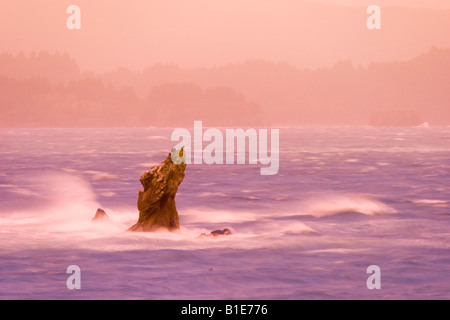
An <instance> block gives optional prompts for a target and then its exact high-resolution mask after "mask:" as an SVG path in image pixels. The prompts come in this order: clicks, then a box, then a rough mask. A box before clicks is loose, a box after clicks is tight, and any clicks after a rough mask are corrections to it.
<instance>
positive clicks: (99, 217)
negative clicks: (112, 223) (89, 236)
mask: <svg viewBox="0 0 450 320" xmlns="http://www.w3.org/2000/svg"><path fill="white" fill-rule="evenodd" d="M108 218H109V217H108V215H107V214H106V212H105V210H103V209H101V208H98V209H97V212H96V213H95V216H94V217H93V218H92V221H101V220H105V219H108Z"/></svg>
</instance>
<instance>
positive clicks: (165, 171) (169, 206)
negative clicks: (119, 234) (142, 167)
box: [128, 148, 186, 231]
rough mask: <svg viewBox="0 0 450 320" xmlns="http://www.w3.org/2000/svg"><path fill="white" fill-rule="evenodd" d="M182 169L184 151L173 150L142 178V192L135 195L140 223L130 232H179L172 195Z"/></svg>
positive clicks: (174, 192)
mask: <svg viewBox="0 0 450 320" xmlns="http://www.w3.org/2000/svg"><path fill="white" fill-rule="evenodd" d="M172 159H173V161H172ZM174 161H175V162H174ZM185 169H186V164H185V161H184V154H183V148H181V149H180V150H179V151H177V150H174V149H173V150H172V152H171V153H169V155H168V156H167V158H166V159H165V160H164V161H163V162H161V164H159V165H156V166H152V167H151V168H150V171H146V172H145V173H144V174H143V175H142V176H141V179H140V181H141V184H142V186H143V187H144V190H143V191H142V190H140V191H139V193H138V202H137V207H138V209H139V219H138V221H137V223H136V224H135V225H133V226H132V227H130V228H129V229H128V230H129V231H155V230H157V229H159V228H166V229H169V230H171V231H173V230H176V229H180V224H179V219H178V212H177V209H176V206H175V195H176V193H177V191H178V186H179V185H180V184H181V182H182V181H183V179H184V171H185Z"/></svg>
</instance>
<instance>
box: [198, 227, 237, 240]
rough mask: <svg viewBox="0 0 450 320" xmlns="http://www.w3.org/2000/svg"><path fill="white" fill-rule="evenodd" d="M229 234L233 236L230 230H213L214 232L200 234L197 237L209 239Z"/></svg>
mask: <svg viewBox="0 0 450 320" xmlns="http://www.w3.org/2000/svg"><path fill="white" fill-rule="evenodd" d="M230 234H233V232H231V230H230V229H226V228H225V229H223V230H214V231H211V232H210V233H202V234H200V235H199V236H198V237H199V238H201V237H211V236H213V237H217V236H228V235H230Z"/></svg>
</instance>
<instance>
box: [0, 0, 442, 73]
mask: <svg viewBox="0 0 450 320" xmlns="http://www.w3.org/2000/svg"><path fill="white" fill-rule="evenodd" d="M337 2H339V3H340V4H341V6H335V5H332V4H333V3H337ZM321 3H322V4H321ZM323 3H325V4H323ZM70 4H77V5H79V6H80V7H81V10H82V12H81V13H82V29H81V30H75V31H69V30H68V29H67V28H66V19H67V16H68V15H67V14H66V8H67V7H68V6H69V5H70ZM342 4H344V5H347V4H348V5H349V6H350V7H348V6H342ZM368 4H378V5H380V6H381V8H382V29H381V30H379V31H370V30H368V29H367V28H366V19H367V17H368V15H367V14H366V12H365V9H366V6H367V5H368ZM391 5H396V6H397V7H395V8H393V7H390V6H391ZM398 6H400V7H398ZM406 6H409V7H406ZM411 7H421V9H417V8H415V9H413V8H411ZM437 9H439V10H437ZM443 9H446V10H443ZM449 31H450V1H448V0H408V1H401V0H395V1H394V0H392V1H390V0H389V1H388V0H378V1H377V0H371V1H366V0H358V1H356V0H347V1H345V0H343V1H336V0H317V1H313V0H309V1H301V0H277V1H274V0H217V1H211V0H153V1H149V0H132V1H123V0H121V1H118V0H95V1H92V0H70V1H67V0H58V1H55V0H39V1H37V0H2V1H1V2H0V39H1V41H0V42H1V45H0V49H1V50H0V51H2V52H5V51H7V52H12V53H14V54H16V53H18V52H20V51H23V52H25V53H30V52H31V51H40V50H47V51H50V52H55V51H59V52H67V53H69V54H70V55H71V56H72V57H74V58H75V59H76V61H77V62H78V64H79V65H80V67H81V68H82V69H83V70H94V71H96V72H103V71H109V70H113V69H116V68H117V67H119V66H125V67H128V68H131V69H134V70H141V69H142V68H144V67H145V66H148V65H151V64H154V63H158V62H170V63H176V64H179V65H180V66H183V67H199V66H205V67H211V66H215V65H222V64H225V63H229V62H241V61H244V60H246V59H265V60H271V61H285V62H288V63H290V64H293V65H296V66H299V67H311V68H317V67H322V66H329V65H332V64H334V63H335V62H336V61H338V60H341V59H351V60H352V61H353V62H354V64H368V63H370V62H372V61H391V60H408V59H411V58H413V57H415V56H417V55H419V54H420V53H422V52H425V51H428V50H429V49H430V47H431V46H438V47H450V37H449V36H448V35H449Z"/></svg>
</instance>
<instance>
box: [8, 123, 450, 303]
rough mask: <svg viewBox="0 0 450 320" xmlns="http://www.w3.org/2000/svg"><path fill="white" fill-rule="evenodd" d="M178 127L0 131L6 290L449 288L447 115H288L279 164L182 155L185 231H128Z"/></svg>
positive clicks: (147, 292)
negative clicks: (376, 281)
mask: <svg viewBox="0 0 450 320" xmlns="http://www.w3.org/2000/svg"><path fill="white" fill-rule="evenodd" d="M171 131H172V129H170V128H165V129H164V128H163V129H161V128H129V129H14V130H11V129H1V130H0V154H1V157H0V168H1V170H0V257H1V258H0V272H1V276H0V298H3V299H10V298H44V299H53V298H67V299H71V298H87V299H91V298H101V299H103V298H105V299H120V298H150V299H177V298H178V299H192V298H194V299H197V298H199V299H202V298H206V299H211V298H217V299H221V298H223V299H233V298H244V299H246V298H250V299H252V298H254V299H260V298H261V299H262V298H267V299H302V298H313V299H316V298H317V299H322V298H325V299H326V298H369V299H371V298H380V297H382V298H388V299H389V298H421V299H422V298H449V293H448V287H449V286H450V283H449V280H448V277H447V276H446V275H447V274H448V272H449V271H450V270H449V265H450V264H449V262H450V248H449V246H450V245H449V244H448V238H449V236H450V235H449V232H450V231H449V230H450V229H449V226H450V225H449V222H448V220H449V213H450V211H449V210H450V199H449V197H448V194H449V188H450V187H449V186H448V181H449V178H450V177H449V175H450V170H449V167H450V160H449V159H450V128H448V127H437V128H401V129H393V128H369V127H357V128H350V127H335V128H320V127H318V128H283V129H281V130H280V171H279V173H278V175H276V176H261V175H260V174H259V167H258V166H250V165H210V166H208V165H190V166H188V167H187V169H186V177H185V180H184V181H183V183H182V184H181V185H180V188H179V192H178V194H177V197H176V202H177V209H178V212H179V215H180V224H181V228H182V229H181V231H180V232H176V233H169V232H159V233H131V232H127V231H126V230H127V228H129V227H130V226H131V225H133V224H134V223H135V222H136V220H137V218H138V210H137V208H136V201H137V191H138V190H139V189H140V188H141V185H140V183H139V178H140V176H141V174H142V173H143V172H144V171H145V170H148V169H149V168H150V165H151V164H157V163H160V162H161V161H162V160H163V159H164V158H165V157H166V156H167V154H168V152H169V151H170V149H171V147H172V144H174V142H171V141H170V139H168V138H167V137H170V133H171ZM97 208H103V209H105V210H106V212H107V214H108V215H109V219H108V220H106V221H102V222H94V221H91V219H92V218H93V216H94V214H95V212H96V210H97ZM223 228H229V229H231V230H233V231H234V234H233V235H231V236H226V237H217V238H198V236H199V234H200V233H203V232H210V231H212V230H215V229H223ZM71 264H76V265H79V266H80V267H81V270H82V279H83V280H82V290H78V291H77V292H73V291H70V290H68V289H67V288H66V286H65V281H66V279H67V274H66V273H65V272H66V268H67V266H69V265H71ZM372 264H376V265H379V266H380V268H381V270H382V289H381V290H377V291H376V292H375V291H373V290H368V289H367V288H366V286H365V281H366V279H367V276H368V275H366V273H365V272H366V268H367V267H368V266H369V265H372ZM268 288H270V290H269V289H268Z"/></svg>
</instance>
